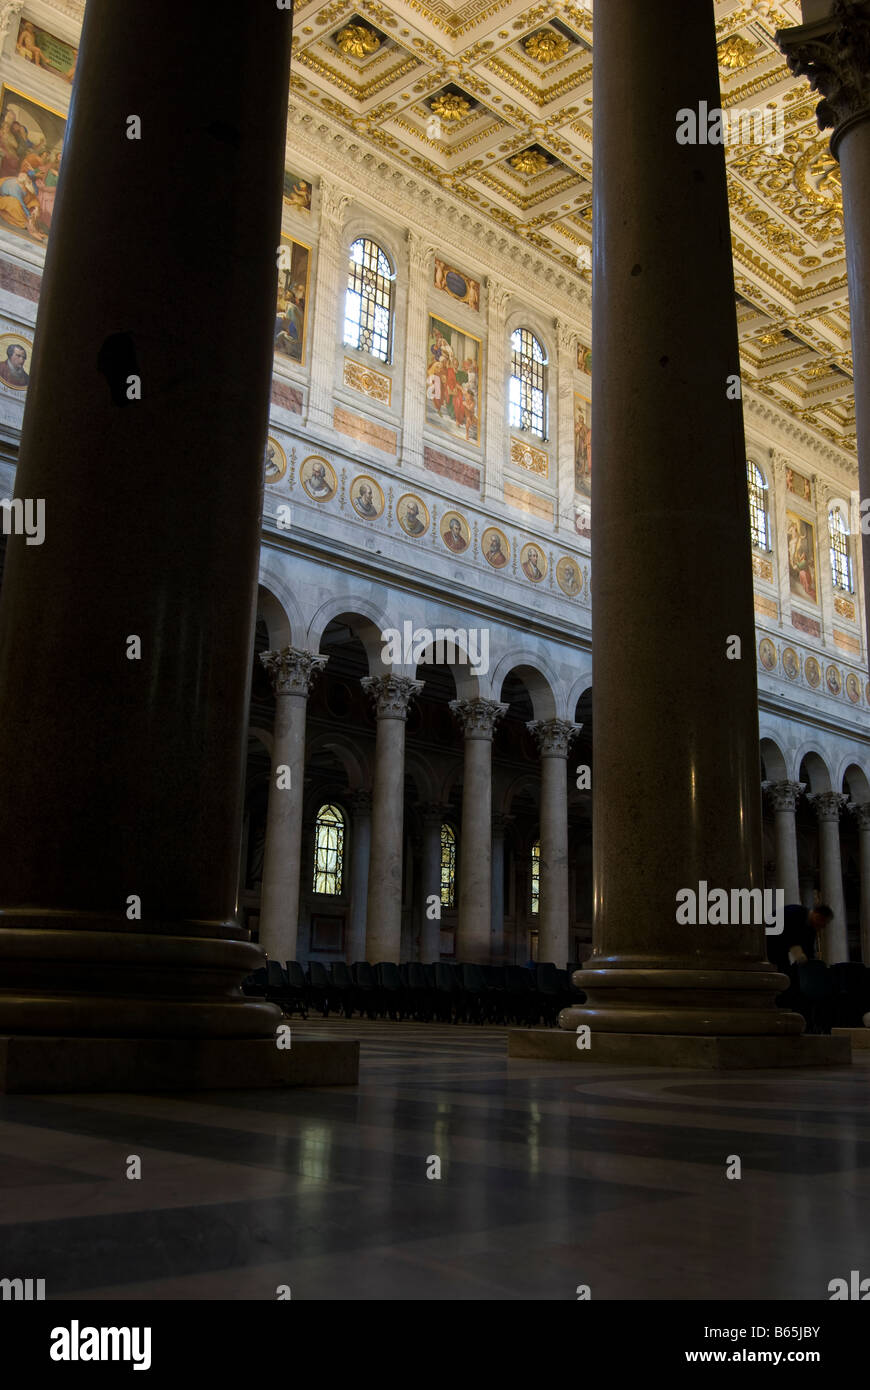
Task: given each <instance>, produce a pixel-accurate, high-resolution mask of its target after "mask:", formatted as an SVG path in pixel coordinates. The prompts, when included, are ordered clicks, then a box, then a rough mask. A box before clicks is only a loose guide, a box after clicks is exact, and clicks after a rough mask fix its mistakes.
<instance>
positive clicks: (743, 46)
mask: <svg viewBox="0 0 870 1390" xmlns="http://www.w3.org/2000/svg"><path fill="white" fill-rule="evenodd" d="M760 46H761V45H760V44H757V43H750V42H749V40H748V39H744V38H743V37H742V35H740V34H732V35H731V37H730V39H723V40H722V42H721V43H720V44H719V65H720V67H723V68H727V69H728V70H729V71H730V72H739V71H740V70H741V68H748V67H749V64H750V63H751V62H752V60H753V59H754V58H755V57H756V55H757V53H758V50H759V48H760Z"/></svg>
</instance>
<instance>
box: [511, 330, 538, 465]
mask: <svg viewBox="0 0 870 1390" xmlns="http://www.w3.org/2000/svg"><path fill="white" fill-rule="evenodd" d="M546 383H547V357H546V353H545V352H544V349H543V348H542V346H541V344H540V343H539V342H538V340H537V338H536V337H535V335H534V333H530V332H529V330H528V328H517V329H516V331H515V332H514V333H512V334H511V379H510V384H509V387H508V419H509V421H510V424H511V426H512V427H513V429H517V430H529V431H530V432H531V433H532V434H537V435H538V436H539V437H540V438H541V439H546V437H547V390H546Z"/></svg>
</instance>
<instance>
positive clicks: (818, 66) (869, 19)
mask: <svg viewBox="0 0 870 1390" xmlns="http://www.w3.org/2000/svg"><path fill="white" fill-rule="evenodd" d="M776 41H777V43H778V44H779V47H780V49H781V50H782V52H783V53H784V54H785V58H786V62H787V63H788V65H789V67H790V68H791V71H792V72H793V73H794V74H795V75H796V76H798V77H808V78H809V81H810V85H811V87H812V88H813V90H814V91H816V92H819V93H821V96H822V98H823V100H822V101H820V102H819V105H818V108H817V111H816V115H817V117H818V122H819V129H820V130H826V129H828V128H833V131H834V135H833V139H832V140H831V152H832V154H834V155H836V153H837V145H838V144H839V141H840V139H841V138H842V136H843V134H844V133H845V130H846V127H847V126H849V125H851V124H852V122H854V121H855V120H859V119H870V4H868V3H867V0H834V3H833V5H832V7H831V13H830V15H828V16H826V17H825V18H824V19H817V20H815V21H814V23H812V24H801V25H799V26H798V27H797V28H795V29H780V30H779V31H778V33H777V35H776Z"/></svg>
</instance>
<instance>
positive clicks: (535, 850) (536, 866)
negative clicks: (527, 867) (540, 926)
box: [532, 840, 541, 916]
mask: <svg viewBox="0 0 870 1390" xmlns="http://www.w3.org/2000/svg"><path fill="white" fill-rule="evenodd" d="M540 906H541V842H540V840H536V841H535V843H534V844H533V845H532V914H533V916H537V914H538V910H539V908H540Z"/></svg>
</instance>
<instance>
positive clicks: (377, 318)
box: [344, 237, 393, 362]
mask: <svg viewBox="0 0 870 1390" xmlns="http://www.w3.org/2000/svg"><path fill="white" fill-rule="evenodd" d="M392 338H393V270H392V267H391V265H390V262H389V260H388V259H387V256H386V253H385V252H384V251H382V250H381V248H380V246H378V244H377V242H375V241H369V240H368V238H367V237H359V238H358V240H356V241H355V242H354V243H353V245H352V246H351V248H350V259H349V261H348V268H347V294H346V295H345V297H344V345H345V347H352V348H358V349H359V351H360V352H370V353H371V355H372V357H379V358H380V359H381V361H382V362H389V360H390V353H391V351H392Z"/></svg>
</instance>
